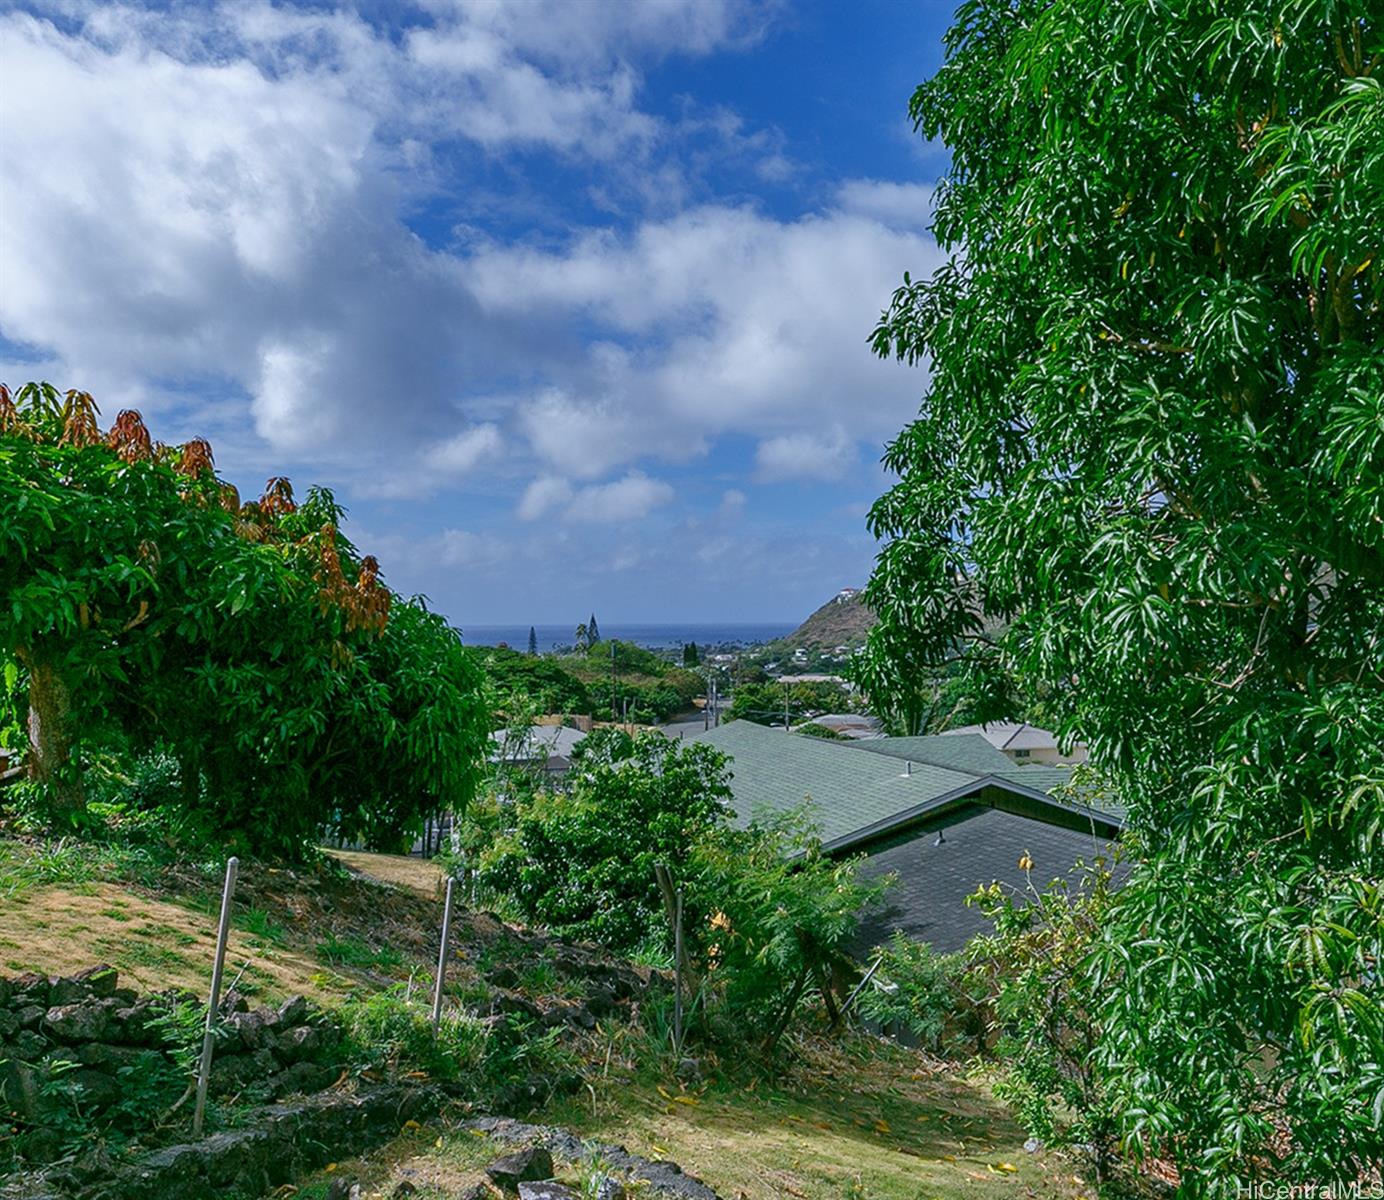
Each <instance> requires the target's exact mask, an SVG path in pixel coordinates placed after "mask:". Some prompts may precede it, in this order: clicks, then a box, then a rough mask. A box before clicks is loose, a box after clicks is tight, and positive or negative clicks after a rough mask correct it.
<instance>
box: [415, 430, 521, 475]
mask: <svg viewBox="0 0 1384 1200" xmlns="http://www.w3.org/2000/svg"><path fill="white" fill-rule="evenodd" d="M503 446H504V440H503V439H502V438H501V437H500V431H499V430H498V429H496V428H495V426H494V425H477V426H475V427H474V428H472V429H467V430H463V431H462V432H461V433H458V434H457V435H456V436H455V437H450V438H448V439H447V440H446V441H445V442H438V443H437V444H436V445H435V446H433V447H432V448H431V449H429V450H428V451H427V453H426V454H424V456H423V461H424V462H425V463H426V464H427V465H428V466H430V467H432V468H434V469H435V470H438V471H442V472H445V473H446V474H449V475H465V474H466V473H468V472H469V471H472V470H474V469H475V468H476V467H477V466H479V465H480V464H481V463H483V462H485V461H486V460H487V459H493V458H494V457H496V456H497V455H498V454H499V453H500V451H501V449H502V448H503Z"/></svg>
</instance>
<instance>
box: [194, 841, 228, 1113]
mask: <svg viewBox="0 0 1384 1200" xmlns="http://www.w3.org/2000/svg"><path fill="white" fill-rule="evenodd" d="M239 869H240V859H238V858H235V857H231V858H228V859H227V860H226V882H225V884H224V886H223V887H222V889H221V923H220V925H219V926H218V927H217V930H216V961H215V962H214V963H213V964H212V968H211V997H210V999H209V1000H208V1001H207V1027H206V1031H205V1032H204V1033H203V1034H202V1061H201V1063H200V1064H199V1065H198V1068H197V1107H196V1108H195V1109H194V1110H193V1113H192V1136H193V1137H201V1136H202V1119H203V1117H204V1116H205V1115H206V1110H207V1084H208V1083H209V1082H210V1080H211V1052H212V1045H213V1043H214V1042H215V1029H216V1012H217V1008H218V1006H219V1005H220V1003H221V971H222V968H223V967H224V965H225V962H226V938H227V936H228V935H229V934H230V931H231V896H232V895H233V894H234V892H235V877H236V872H237V871H238V870H239Z"/></svg>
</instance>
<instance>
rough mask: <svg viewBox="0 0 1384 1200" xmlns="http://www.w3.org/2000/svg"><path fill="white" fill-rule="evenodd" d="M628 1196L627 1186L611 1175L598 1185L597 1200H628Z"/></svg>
mask: <svg viewBox="0 0 1384 1200" xmlns="http://www.w3.org/2000/svg"><path fill="white" fill-rule="evenodd" d="M628 1195H629V1193H628V1192H627V1191H625V1185H624V1184H623V1183H621V1182H620V1181H619V1180H618V1179H612V1178H611V1177H610V1176H609V1175H607V1176H606V1177H605V1178H604V1179H602V1180H601V1182H600V1183H598V1184H597V1185H596V1198H595V1200H627V1197H628Z"/></svg>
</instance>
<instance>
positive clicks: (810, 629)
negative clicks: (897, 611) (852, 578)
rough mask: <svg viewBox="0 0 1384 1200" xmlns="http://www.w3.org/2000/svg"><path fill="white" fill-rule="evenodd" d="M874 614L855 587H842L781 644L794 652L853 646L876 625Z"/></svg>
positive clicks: (862, 639) (863, 638) (861, 640)
mask: <svg viewBox="0 0 1384 1200" xmlns="http://www.w3.org/2000/svg"><path fill="white" fill-rule="evenodd" d="M875 619H876V618H875V614H874V613H873V612H871V611H870V610H869V608H867V607H866V605H865V601H864V600H863V599H862V598H861V593H860V590H859V589H858V588H842V589H841V590H840V591H839V592H837V593H836V595H834V596H833V597H832V598H831V599H830V600H828V601H827V602H826V603H825V604H823V605H822V607H821V608H819V609H818V610H817V611H816V612H814V613H813V614H812V615H811V616H810V617H808V618H807V620H806V621H804V622H803V623H802V624H801V625H799V626H798V627H797V629H795V630H793V632H792V633H790V634H789V635H788V636H787V637H786V638H784V639H783V644H784V645H786V646H790V647H792V648H794V649H797V648H798V647H799V646H801V647H804V648H805V649H809V650H833V649H835V648H836V647H837V646H855V645H859V643H861V642H863V641H864V640H865V635H866V634H868V633H869V632H870V629H871V627H872V626H873V625H874V623H875Z"/></svg>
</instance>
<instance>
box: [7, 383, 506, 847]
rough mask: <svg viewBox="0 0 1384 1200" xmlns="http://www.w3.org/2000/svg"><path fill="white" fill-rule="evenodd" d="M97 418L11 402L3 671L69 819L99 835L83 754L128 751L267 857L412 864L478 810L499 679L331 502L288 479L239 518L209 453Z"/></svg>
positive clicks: (62, 400) (90, 407) (49, 394)
mask: <svg viewBox="0 0 1384 1200" xmlns="http://www.w3.org/2000/svg"><path fill="white" fill-rule="evenodd" d="M98 417H99V413H98V411H97V408H96V405H95V404H94V402H93V401H92V399H91V397H90V396H87V395H85V394H84V393H79V392H69V393H67V394H65V395H62V394H59V393H58V392H57V391H56V390H55V389H53V388H52V387H51V386H49V385H47V384H30V385H27V386H26V387H24V388H21V389H20V390H19V391H18V392H17V393H16V394H14V395H11V394H10V393H9V392H8V391H6V390H3V389H0V659H3V660H4V673H5V674H4V677H5V682H6V696H7V697H8V701H7V703H8V707H9V710H10V712H11V720H10V725H11V736H12V737H14V735H15V729H14V727H15V726H16V725H20V724H22V725H23V726H25V727H26V728H25V729H24V730H23V733H22V736H20V737H18V738H17V739H16V740H21V741H23V742H24V744H25V745H24V752H25V756H26V759H27V763H28V767H29V774H30V777H31V780H32V782H33V784H34V790H35V794H36V796H37V798H38V800H39V803H40V805H41V806H42V807H43V808H44V809H45V810H46V813H47V816H48V817H49V819H50V820H52V821H53V822H54V823H57V824H70V823H72V822H74V821H79V820H80V819H81V816H82V813H83V811H84V807H85V788H84V762H85V757H86V756H85V754H84V750H85V749H86V748H93V747H105V746H111V745H114V746H117V747H118V748H119V750H120V752H122V753H126V754H137V753H140V752H143V751H145V750H154V749H157V750H161V751H164V752H167V753H169V754H171V755H173V756H174V757H175V758H176V759H177V761H178V764H179V769H180V770H179V773H180V777H181V785H182V797H183V800H182V802H183V804H184V805H185V806H187V807H188V808H195V809H200V810H202V812H203V815H204V816H205V817H206V818H207V820H208V822H209V823H210V824H211V825H212V827H214V828H217V829H220V830H221V831H223V832H224V834H225V835H226V837H227V839H228V840H231V841H239V842H243V843H244V844H246V845H248V846H251V847H256V848H261V849H272V850H275V851H292V850H294V849H297V848H300V847H301V846H302V845H303V844H304V843H305V842H306V841H307V840H308V839H309V838H311V837H312V836H313V835H314V833H315V832H316V831H317V830H318V829H319V828H320V827H321V826H322V825H323V824H327V823H331V824H334V825H337V826H338V827H340V828H343V829H345V830H347V831H349V832H352V833H357V834H362V835H367V836H370V837H373V838H376V839H383V840H386V841H388V840H397V838H398V837H399V836H401V835H402V834H403V832H404V831H405V830H407V829H408V828H410V827H412V826H414V825H416V824H417V822H418V821H419V819H421V817H422V816H423V815H426V814H429V813H432V812H436V811H439V810H442V809H447V808H456V807H457V806H459V805H461V804H464V803H465V802H466V800H467V799H468V798H469V796H470V794H471V791H472V789H473V787H474V784H475V780H476V778H477V777H478V774H479V771H480V766H481V763H482V762H483V748H484V742H485V731H486V714H485V707H484V703H483V700H482V697H481V683H482V674H481V671H480V669H479V668H478V667H477V666H476V665H475V664H474V662H473V661H472V660H471V658H470V657H469V655H468V654H467V652H466V651H465V650H463V649H462V647H461V645H460V641H459V639H458V637H457V636H456V634H455V632H454V631H453V630H452V629H450V628H449V627H448V626H447V624H446V622H445V621H444V620H443V619H442V618H440V617H439V616H437V615H436V614H433V613H430V612H428V611H427V609H426V608H425V606H424V605H423V604H422V603H421V602H420V601H406V600H403V599H401V598H400V597H397V596H395V595H393V593H391V592H390V591H389V589H388V588H387V587H386V586H385V585H384V584H383V582H382V581H381V579H380V577H379V567H378V564H376V563H375V561H374V560H373V559H372V558H370V557H368V556H365V557H362V556H360V555H358V554H357V552H356V550H355V548H354V547H353V546H352V545H351V543H350V542H349V541H348V540H347V539H346V538H345V537H344V536H343V535H342V534H341V532H340V528H339V525H340V520H341V517H342V511H341V509H340V508H339V507H338V506H337V505H336V503H335V501H334V500H333V498H332V497H331V495H330V493H328V492H326V491H324V490H320V489H315V490H313V491H311V492H310V493H309V494H308V496H307V498H306V500H305V501H304V502H303V503H302V504H301V505H300V504H298V503H296V502H295V500H294V497H293V492H292V488H291V487H290V485H289V484H288V482H287V481H286V480H283V479H274V480H271V481H270V483H269V485H268V487H267V488H266V490H265V493H264V495H263V496H261V497H260V498H259V499H258V500H254V501H250V502H248V503H242V501H241V499H240V497H239V496H238V495H237V494H236V493H235V490H234V489H233V488H231V487H230V486H229V485H228V484H226V483H224V482H223V481H222V480H221V479H220V478H219V477H218V476H217V474H216V472H215V469H214V464H213V461H212V453H211V448H210V447H209V446H208V445H207V444H206V443H205V442H202V441H193V442H189V443H188V444H187V445H185V446H181V447H165V446H161V445H158V444H155V443H154V442H153V441H152V439H151V438H150V436H149V434H148V431H147V430H146V429H145V427H144V424H143V422H142V421H141V420H140V418H139V416H138V414H135V413H131V412H126V413H121V414H120V415H119V416H118V417H117V419H116V420H115V422H114V423H113V425H112V426H111V427H110V429H108V430H105V431H103V430H102V429H101V428H100V425H99V423H98Z"/></svg>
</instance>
